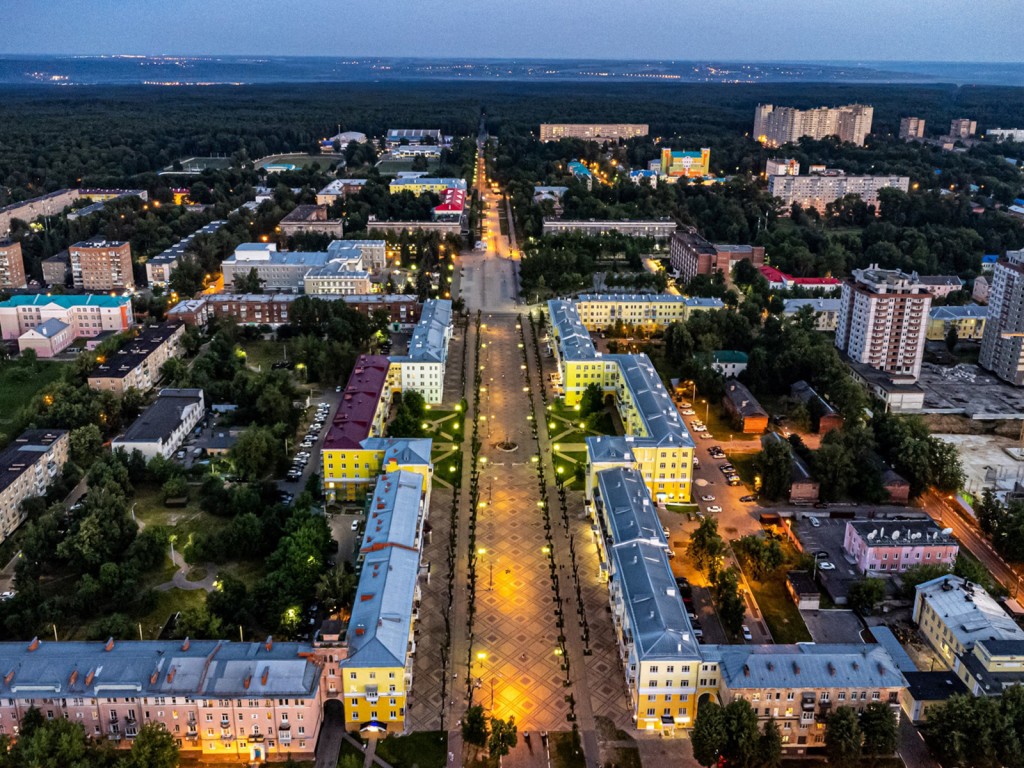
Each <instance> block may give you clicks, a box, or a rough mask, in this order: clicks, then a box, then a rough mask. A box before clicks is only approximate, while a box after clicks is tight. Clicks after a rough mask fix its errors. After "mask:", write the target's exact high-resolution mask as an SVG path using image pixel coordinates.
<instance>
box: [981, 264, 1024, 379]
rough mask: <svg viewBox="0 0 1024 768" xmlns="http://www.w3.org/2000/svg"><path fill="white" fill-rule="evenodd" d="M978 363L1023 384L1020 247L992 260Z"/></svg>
mask: <svg viewBox="0 0 1024 768" xmlns="http://www.w3.org/2000/svg"><path fill="white" fill-rule="evenodd" d="M978 363H979V364H980V365H981V367H982V368H986V369H987V370H990V371H992V372H993V373H994V374H995V375H996V376H998V377H999V378H1001V379H1003V380H1004V381H1008V382H1010V383H1011V384H1013V385H1014V386H1017V387H1019V386H1021V385H1024V250H1022V251H1007V253H1006V258H1005V259H1000V260H999V261H998V262H996V266H995V269H994V270H993V272H992V284H991V286H990V288H989V298H988V318H987V320H986V321H985V331H984V333H983V334H982V339H981V355H980V357H979V358H978Z"/></svg>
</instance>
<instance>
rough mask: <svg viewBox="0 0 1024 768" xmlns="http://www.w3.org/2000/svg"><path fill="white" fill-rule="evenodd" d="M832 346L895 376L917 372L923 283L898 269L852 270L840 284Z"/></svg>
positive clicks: (923, 325)
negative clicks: (841, 292) (837, 314)
mask: <svg viewBox="0 0 1024 768" xmlns="http://www.w3.org/2000/svg"><path fill="white" fill-rule="evenodd" d="M840 301H841V302H842V304H841V306H840V310H839V317H838V322H837V325H836V342H835V343H836V346H837V347H838V348H839V349H840V350H841V351H843V352H844V353H846V355H847V356H848V357H849V358H850V359H851V360H854V361H856V362H858V363H863V364H865V365H868V366H870V367H872V368H876V369H878V370H881V371H885V372H886V373H889V374H894V375H898V376H909V377H911V378H913V379H917V378H918V376H920V375H921V359H922V358H923V357H924V344H925V336H926V334H927V332H928V310H929V309H930V308H931V304H932V297H931V294H930V293H928V289H927V286H924V285H922V284H921V283H919V282H917V281H916V280H915V279H914V277H913V276H911V275H908V274H906V273H904V272H900V271H899V270H893V269H879V268H878V265H877V264H873V265H872V266H871V267H869V268H868V269H855V270H853V279H852V280H848V281H847V282H845V283H844V284H843V295H842V298H841V299H840Z"/></svg>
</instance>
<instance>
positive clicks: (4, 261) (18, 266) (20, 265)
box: [0, 240, 28, 291]
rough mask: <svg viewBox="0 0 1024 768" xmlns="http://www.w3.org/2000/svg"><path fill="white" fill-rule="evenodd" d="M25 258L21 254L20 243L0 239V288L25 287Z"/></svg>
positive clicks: (6, 289)
mask: <svg viewBox="0 0 1024 768" xmlns="http://www.w3.org/2000/svg"><path fill="white" fill-rule="evenodd" d="M27 285H28V283H27V282H26V280H25V260H24V259H23V258H22V255H21V243H19V242H17V241H11V240H0V290H4V291H8V290H11V289H12V288H25V287H26V286H27Z"/></svg>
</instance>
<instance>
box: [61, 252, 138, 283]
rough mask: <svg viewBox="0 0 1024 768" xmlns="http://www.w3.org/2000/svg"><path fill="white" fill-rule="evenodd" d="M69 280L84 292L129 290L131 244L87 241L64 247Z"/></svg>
mask: <svg viewBox="0 0 1024 768" xmlns="http://www.w3.org/2000/svg"><path fill="white" fill-rule="evenodd" d="M68 256H69V258H70V260H71V282H72V284H73V285H74V286H75V288H81V289H82V290H85V291H131V290H134V289H135V277H134V275H133V273H132V247H131V244H130V243H125V242H120V241H117V240H111V241H109V242H108V241H106V240H88V241H83V242H80V243H75V244H74V245H72V246H71V247H70V248H68Z"/></svg>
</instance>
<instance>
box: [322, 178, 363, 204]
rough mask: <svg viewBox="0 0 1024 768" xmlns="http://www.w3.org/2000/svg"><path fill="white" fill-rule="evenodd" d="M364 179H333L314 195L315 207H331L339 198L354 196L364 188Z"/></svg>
mask: <svg viewBox="0 0 1024 768" xmlns="http://www.w3.org/2000/svg"><path fill="white" fill-rule="evenodd" d="M366 181H367V180H366V179H335V180H334V181H332V182H331V183H330V184H328V185H327V186H326V187H324V188H323V189H321V190H320V191H319V192H317V193H316V204H317V205H331V204H332V203H334V202H335V201H336V200H338V199H339V198H344V197H348V196H349V195H355V194H358V193H359V192H361V191H362V189H363V187H365V186H366Z"/></svg>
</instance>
